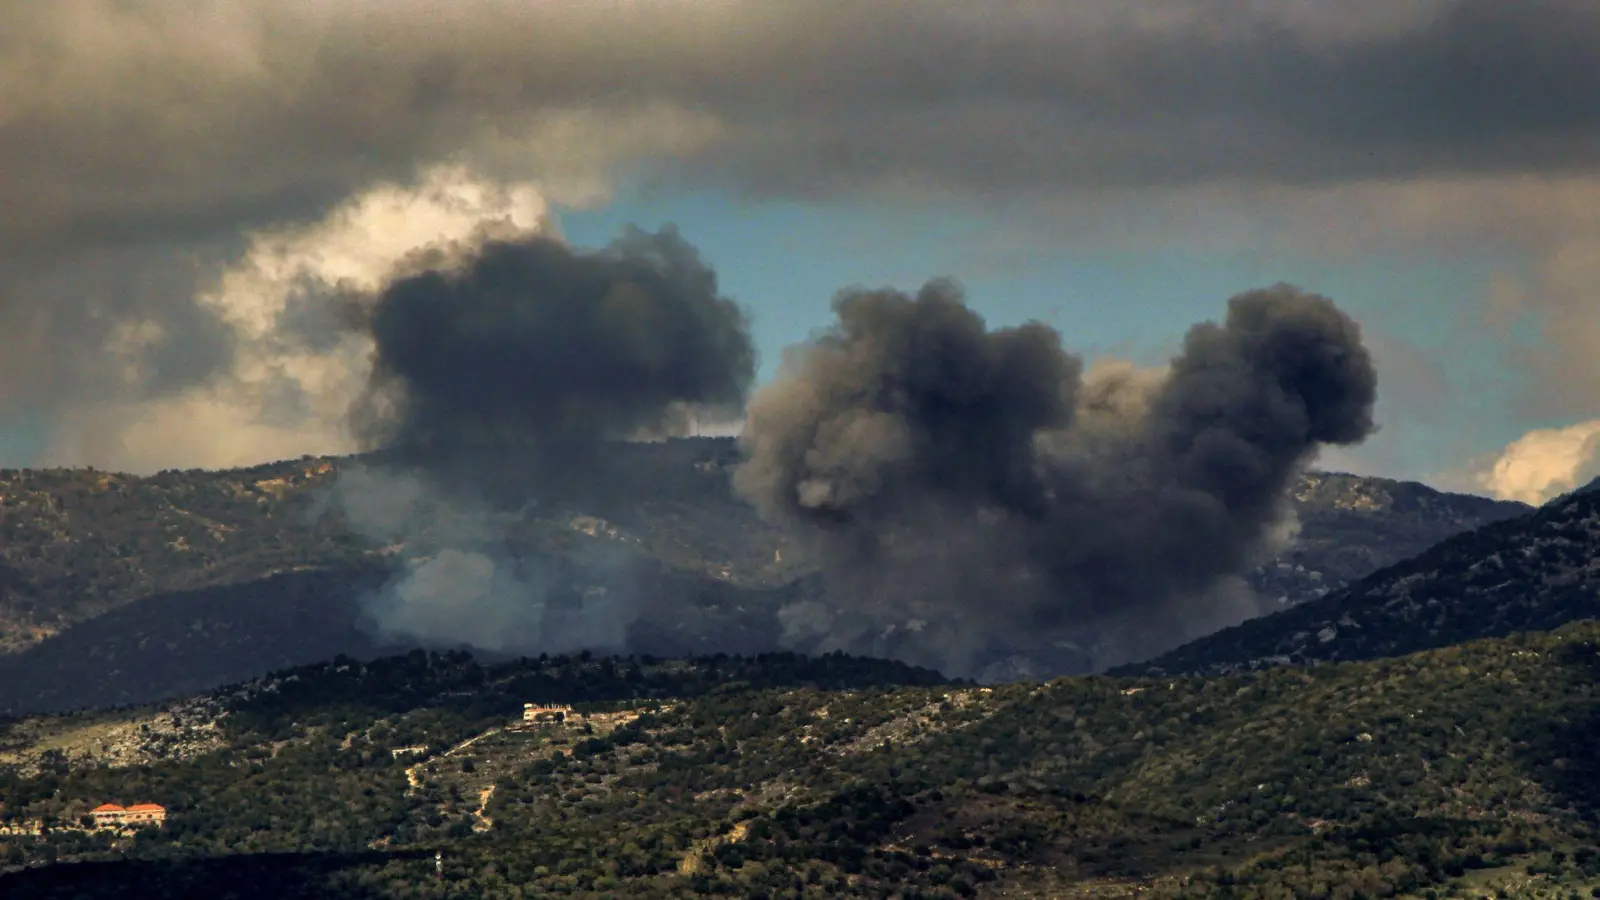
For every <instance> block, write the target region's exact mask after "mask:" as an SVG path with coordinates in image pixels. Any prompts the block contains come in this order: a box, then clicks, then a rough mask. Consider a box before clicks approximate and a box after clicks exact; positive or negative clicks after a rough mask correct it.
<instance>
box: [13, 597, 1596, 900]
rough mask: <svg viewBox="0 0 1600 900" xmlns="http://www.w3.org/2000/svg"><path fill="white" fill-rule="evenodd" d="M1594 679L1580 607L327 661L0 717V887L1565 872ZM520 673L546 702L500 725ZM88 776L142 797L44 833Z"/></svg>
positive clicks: (451, 890) (1042, 881)
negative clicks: (1439, 633) (1478, 615)
mask: <svg viewBox="0 0 1600 900" xmlns="http://www.w3.org/2000/svg"><path fill="white" fill-rule="evenodd" d="M1597 674H1600V625H1596V624H1593V623H1579V624H1575V625H1572V626H1568V627H1567V628H1565V629H1562V630H1561V631H1559V632H1555V633H1551V634H1535V635H1525V636H1514V637H1511V638H1507V639H1500V640H1489V641H1482V642H1477V643H1473V644H1470V645H1465V646H1461V647H1454V648H1448V649H1442V650H1435V651H1430V652H1427V653H1422V654H1418V655H1414V656H1408V657H1404V658H1399V659H1391V660H1383V661H1376V662H1367V663H1356V664H1341V665H1330V666H1323V667H1318V668H1316V669H1314V670H1303V669H1293V668H1279V669H1273V670H1271V671H1268V672H1265V673H1260V674H1255V675H1247V676H1239V677H1232V678H1217V679H1210V680H1203V679H1196V678H1179V679H1144V680H1123V679H1112V678H1074V679H1063V680H1059V681H1055V682H1052V683H1049V684H1045V685H1039V684H1015V685H1008V686H1005V687H997V688H993V689H988V688H980V687H976V686H974V685H970V684H948V683H941V682H940V679H938V677H937V676H935V675H933V674H932V673H928V672H925V671H919V670H911V669H907V668H905V667H902V666H898V665H894V664H888V663H877V662H873V661H869V660H858V659H852V658H848V657H838V656H834V657H824V658H822V659H818V660H807V659H804V658H799V657H793V656H787V655H768V656H760V657H742V658H741V657H705V658H699V659H695V660H692V661H685V662H671V661H661V660H655V659H649V658H632V659H609V658H607V659H582V658H571V659H569V658H560V659H548V660H524V661H520V662H515V663H509V664H504V665H499V666H488V667H485V666H481V665H479V664H477V663H475V662H473V661H471V660H470V658H468V657H466V656H465V655H460V654H458V655H438V654H433V655H429V654H423V653H420V652H419V653H414V654H411V655H409V656H404V657H395V658H389V659H385V660H380V661H375V662H373V663H370V664H360V663H356V662H354V661H352V660H339V661H336V662H335V663H330V664H327V665H322V666H315V667H309V668H303V669H299V670H294V671H292V672H287V673H281V674H279V675H276V676H273V677H271V678H268V679H264V680H261V681H257V682H253V683H250V684H247V685H245V686H243V687H241V688H238V689H233V690H229V691H224V692H222V693H219V694H216V695H213V696H209V697H204V698H196V699H194V700H191V701H185V702H184V703H180V704H175V705H173V706H171V707H165V708H161V709H154V708H143V709H136V710H125V711H120V712H105V713H96V714H84V715H79V716H74V717H65V718H53V719H32V720H23V721H19V722H15V723H13V724H12V725H11V726H10V728H9V730H8V732H7V736H6V739H5V740H6V742H7V746H6V747H5V748H4V751H3V754H0V764H3V765H5V766H6V772H7V774H6V775H5V776H4V777H3V778H0V800H3V802H4V803H5V810H4V813H3V815H4V817H5V818H6V819H7V820H8V821H9V822H12V823H28V822H35V821H42V822H44V823H46V824H47V825H50V826H53V827H54V828H55V830H54V831H51V832H49V833H48V834H47V835H46V836H44V837H12V838H7V839H4V840H5V844H4V850H3V851H0V852H3V853H4V858H5V861H6V864H7V865H8V866H10V867H12V868H13V869H14V871H12V872H10V873H9V874H6V875H3V876H0V893H3V894H4V896H6V897H7V898H12V897H67V896H97V895H99V893H100V892H109V891H110V890H112V889H113V888H114V887H115V888H117V889H119V890H120V889H124V888H128V887H131V886H135V885H138V886H142V887H143V889H145V890H147V891H153V892H156V893H158V894H165V895H168V896H173V895H182V894H183V893H184V892H186V891H187V892H189V893H190V895H194V896H214V897H228V896H232V897H247V896H249V897H254V896H261V897H266V896H271V897H294V896H307V897H310V896H318V897H341V896H343V897H536V896H537V897H542V896H552V895H562V896H576V897H668V896H693V895H720V896H729V897H769V898H778V897H812V896H816V897H823V896H862V897H891V896H898V897H907V898H910V897H964V896H994V897H1000V896H1006V897H1029V896H1033V897H1074V896H1082V897H1102V896H1121V895H1125V896H1135V895H1137V896H1146V897H1311V898H1315V897H1327V898H1356V897H1387V896H1409V897H1425V896H1431V895H1438V896H1456V895H1459V896H1467V895H1469V894H1470V893H1471V892H1472V891H1477V892H1478V894H1477V895H1482V893H1484V892H1488V893H1490V894H1491V895H1492V894H1493V892H1494V891H1496V890H1500V889H1504V890H1505V891H1506V892H1507V893H1506V895H1508V896H1549V897H1567V896H1573V895H1575V894H1577V895H1581V896H1587V895H1588V893H1589V891H1590V889H1591V888H1592V887H1594V886H1595V885H1600V857H1597V856H1596V854H1595V843H1594V842H1595V840H1596V836H1597V832H1596V830H1595V823H1596V821H1597V819H1596V815H1597V811H1600V750H1597V749H1596V748H1597V746H1600V745H1597V743H1596V739H1597V738H1600V707H1597V705H1596V696H1595V694H1596V691H1595V681H1596V675H1597ZM524 702H540V703H569V704H572V705H573V706H574V709H573V713H572V715H571V716H569V717H568V718H567V720H566V721H564V722H561V723H558V724H546V725H538V726H535V727H532V728H529V729H526V730H523V729H519V728H512V727H508V726H510V725H512V724H513V722H514V721H515V720H516V719H517V716H518V713H519V712H520V709H521V705H522V703H524ZM401 748H414V749H412V750H409V751H408V750H403V749H401ZM415 748H421V749H415ZM108 800H110V801H115V802H121V803H131V802H141V801H155V802H160V803H162V804H164V805H166V806H167V807H168V808H169V809H170V811H171V812H170V816H171V818H170V820H169V822H168V824H167V826H166V827H165V828H164V829H161V830H159V831H150V832H142V833H139V834H138V835H137V836H136V837H133V838H111V837H108V836H106V835H104V834H89V833H83V832H80V831H75V830H70V826H71V824H72V823H74V822H76V821H77V820H78V819H79V818H80V817H81V816H82V815H83V814H84V813H85V812H86V811H87V810H88V809H90V808H92V807H93V806H94V805H96V804H98V803H101V802H104V801H108ZM436 852H439V853H442V860H441V873H440V874H439V875H437V876H436V875H435V871H434V866H435V862H434V854H435V853H436ZM50 862H54V864H53V865H42V864H45V863H50ZM30 865H31V866H33V867H32V868H18V867H23V866H30ZM1430 892H1432V894H1430Z"/></svg>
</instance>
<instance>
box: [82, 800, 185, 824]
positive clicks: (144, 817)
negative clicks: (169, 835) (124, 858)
mask: <svg viewBox="0 0 1600 900" xmlns="http://www.w3.org/2000/svg"><path fill="white" fill-rule="evenodd" d="M89 815H90V816H91V817H92V818H93V819H94V825H95V827H96V828H127V827H130V826H141V827H142V826H146V825H154V826H156V827H157V828H159V827H161V826H162V825H164V824H165V823H166V821H167V808H166V807H165V806H162V805H161V804H159V803H135V804H134V805H132V806H126V807H124V806H118V805H117V804H115V803H102V804H100V805H99V806H96V807H95V808H94V809H92V810H90V811H89Z"/></svg>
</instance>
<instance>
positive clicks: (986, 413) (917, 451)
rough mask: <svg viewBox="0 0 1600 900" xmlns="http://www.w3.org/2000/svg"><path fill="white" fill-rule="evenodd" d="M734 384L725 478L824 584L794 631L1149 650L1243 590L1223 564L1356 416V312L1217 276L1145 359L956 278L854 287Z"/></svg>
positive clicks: (1360, 352) (934, 648)
mask: <svg viewBox="0 0 1600 900" xmlns="http://www.w3.org/2000/svg"><path fill="white" fill-rule="evenodd" d="M835 311H836V313H837V316H838V322H837V324H836V325H835V326H834V328H833V329H832V330H831V331H829V332H827V333H826V334H824V335H823V336H821V337H819V338H817V339H816V340H814V341H812V342H811V343H809V344H807V345H804V346H802V347H800V348H797V349H796V350H794V351H792V352H791V354H790V356H789V357H788V358H787V360H786V364H785V367H784V370H783V372H782V374H781V375H780V377H779V378H778V380H777V381H776V382H775V383H774V384H772V385H770V386H768V387H766V388H764V389H762V390H761V391H759V392H758V393H757V394H756V395H755V396H754V397H753V398H752V401H751V404H750V409H749V415H748V420H747V425H746V428H745V431H744V433H743V435H742V436H741V442H742V444H743V446H744V448H745V451H746V453H747V454H748V457H749V458H748V461H747V462H745V463H744V464H743V465H742V466H741V467H740V468H739V469H738V471H737V472H736V474H735V479H734V481H735V486H736V488H737V489H738V490H739V491H740V492H741V493H742V494H743V495H744V496H745V497H747V498H748V499H749V500H751V501H752V502H753V503H754V504H755V505H756V506H757V507H758V509H760V511H761V512H762V513H763V514H764V515H765V516H766V517H768V518H769V519H771V520H773V521H776V522H780V523H783V524H784V525H787V526H789V527H792V528H795V529H797V530H799V531H801V532H802V533H805V534H807V535H809V536H810V537H811V538H812V539H814V541H815V543H816V545H817V548H818V550H819V552H820V553H821V554H822V556H823V559H824V560H825V567H826V569H827V576H828V581H829V590H830V596H829V598H828V601H827V602H826V603H822V602H819V601H809V602H807V603H805V604H803V605H796V606H795V607H792V608H790V609H788V610H786V611H785V612H784V614H783V617H782V618H783V623H784V626H785V628H786V630H787V633H788V635H789V638H790V640H791V642H792V643H795V644H796V645H797V646H801V647H803V648H805V649H831V648H834V647H843V648H848V649H851V650H856V651H861V652H875V653H890V654H893V655H897V656H901V657H906V658H910V659H912V660H914V661H917V662H922V663H927V664H933V665H938V666H940V667H942V668H944V669H945V670H947V671H952V672H957V673H969V672H971V671H972V670H973V668H974V667H975V666H977V665H979V664H980V663H981V662H983V661H984V660H985V659H987V658H989V657H991V656H992V655H993V654H994V652H996V648H997V647H1029V646H1031V647H1034V648H1040V647H1045V648H1048V646H1049V642H1052V641H1053V642H1056V644H1057V646H1060V645H1062V644H1065V643H1067V642H1071V643H1073V644H1075V645H1077V646H1080V647H1084V646H1090V645H1092V646H1093V650H1092V655H1093V657H1094V658H1093V659H1092V660H1091V663H1092V664H1093V665H1097V666H1099V665H1107V664H1112V663H1115V662H1117V661H1120V660H1121V659H1126V658H1129V657H1131V656H1134V655H1138V654H1141V653H1149V652H1155V651H1157V650H1159V649H1162V648H1163V647H1165V646H1170V645H1172V644H1175V643H1177V642H1179V641H1181V640H1183V639H1185V638H1187V637H1190V636H1193V635H1195V634H1196V633H1199V632H1203V631H1205V630H1209V629H1212V628H1215V627H1218V626H1219V625H1222V624H1227V621H1226V620H1227V619H1229V618H1232V619H1235V620H1236V619H1239V618H1244V617H1245V616H1246V615H1248V614H1249V613H1250V612H1253V611H1254V610H1251V609H1249V608H1248V607H1249V603H1248V601H1247V600H1244V599H1241V597H1240V596H1238V594H1237V592H1235V591H1233V590H1231V588H1232V587H1233V583H1232V582H1230V577H1232V576H1236V575H1237V574H1238V573H1240V572H1242V571H1243V569H1244V568H1245V567H1246V566H1247V565H1248V564H1249V563H1251V562H1252V561H1253V559H1254V558H1255V555H1256V554H1257V553H1258V552H1260V551H1261V550H1262V548H1263V545H1264V543H1265V542H1266V541H1267V540H1268V539H1269V538H1270V536H1271V535H1272V534H1273V533H1274V530H1275V529H1276V528H1277V527H1278V526H1279V525H1280V523H1281V521H1282V517H1283V514H1284V513H1283V497H1284V491H1285V489H1286V488H1287V486H1288V484H1289V482H1290V480H1291V479H1292V478H1293V476H1294V475H1295V474H1296V473H1297V471H1298V470H1299V469H1300V468H1301V467H1303V466H1304V465H1305V464H1306V463H1307V462H1308V460H1309V459H1310V458H1311V457H1312V455H1313V454H1314V453H1315V451H1316V449H1317V448H1318V447H1319V446H1321V445H1324V444H1334V445H1339V444H1351V443H1356V442H1359V441H1361V440H1362V439H1364V438H1365V437H1366V436H1367V435H1369V434H1371V433H1372V432H1373V431H1374V425H1373V420H1372V407H1373V403H1374V400H1375V394H1376V375H1375V373H1374V370H1373V366H1372V362H1371V359H1370V357H1369V355H1368V353H1367V351H1366V349H1365V348H1364V346H1363V344H1362V341H1361V334H1360V329H1359V328H1358V326H1357V325H1356V324H1355V323H1354V322H1353V321H1352V320H1351V319H1350V318H1348V317H1347V316H1346V315H1345V314H1343V313H1342V312H1340V311H1339V310H1338V309H1337V308H1336V307H1335V306H1334V305H1333V304H1332V302H1330V301H1329V300H1327V299H1326V298H1322V297H1319V296H1315V295H1310V294H1306V293H1302V292H1301V291H1299V290H1296V289H1294V288H1291V287H1288V286H1281V285H1280V286H1277V287H1273V288H1270V289H1266V290H1259V291H1252V292H1249V293H1246V294H1241V295H1239V296H1236V297H1234V298H1233V299H1232V300H1230V301H1229V304H1228V315H1227V318H1226V319H1225V321H1224V322H1223V323H1222V324H1216V323H1209V322H1208V323H1202V324H1200V325H1196V326H1195V327H1194V328H1192V329H1191V330H1190V331H1189V333H1188V335H1187V336H1186V338H1185V340H1184V344H1183V349H1182V352H1181V353H1180V354H1179V355H1178V356H1177V357H1176V358H1174V359H1173V360H1172V363H1171V366H1170V368H1169V369H1168V370H1167V371H1165V372H1163V373H1152V372H1146V371H1141V370H1137V369H1133V368H1131V367H1128V366H1122V365H1111V366H1102V367H1097V368H1096V369H1094V370H1091V371H1090V373H1089V375H1088V376H1084V375H1083V374H1082V366H1081V364H1080V362H1079V360H1078V359H1077V358H1076V357H1074V356H1072V355H1071V354H1069V353H1067V352H1066V350H1065V349H1063V347H1062V345H1061V342H1060V338H1059V336H1058V335H1057V334H1056V333H1055V332H1054V331H1052V330H1051V329H1049V328H1047V327H1045V326H1043V325H1038V324H1030V325H1025V326H1022V327H1020V328H1013V329H1000V330H992V331H991V330H989V329H987V327H986V326H985V323H984V322H983V320H982V318H981V317H979V316H978V314H977V313H975V312H973V311H972V310H971V309H970V308H968V307H967V306H966V305H965V303H964V301H963V298H962V296H961V294H960V292H959V290H958V289H957V288H956V287H955V285H953V284H951V283H949V282H943V281H936V282H931V283H929V284H928V285H926V286H924V287H923V288H922V289H921V290H920V291H919V292H918V293H917V294H916V295H914V296H911V295H906V294H902V293H899V292H896V291H861V290H852V291H846V292H844V293H842V294H841V295H840V296H839V297H838V298H837V300H836V301H835Z"/></svg>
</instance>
